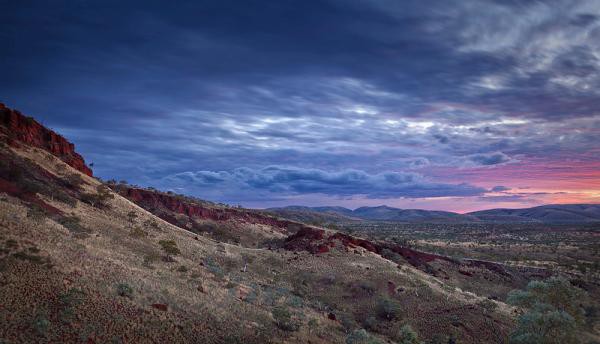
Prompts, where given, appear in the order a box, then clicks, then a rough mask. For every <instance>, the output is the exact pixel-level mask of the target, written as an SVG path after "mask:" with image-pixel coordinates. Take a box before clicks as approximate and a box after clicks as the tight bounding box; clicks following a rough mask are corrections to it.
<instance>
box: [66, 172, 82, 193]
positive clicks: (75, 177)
mask: <svg viewBox="0 0 600 344" xmlns="http://www.w3.org/2000/svg"><path fill="white" fill-rule="evenodd" d="M63 181H64V182H65V184H66V185H67V186H68V187H70V188H72V189H78V188H79V187H80V186H81V184H83V178H81V176H80V175H79V173H71V174H69V175H68V176H66V177H65V178H64V179H63Z"/></svg>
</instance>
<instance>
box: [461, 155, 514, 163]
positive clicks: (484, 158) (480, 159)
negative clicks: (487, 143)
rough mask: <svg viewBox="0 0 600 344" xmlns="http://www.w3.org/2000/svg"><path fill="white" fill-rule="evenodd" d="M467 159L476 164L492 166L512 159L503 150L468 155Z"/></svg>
mask: <svg viewBox="0 0 600 344" xmlns="http://www.w3.org/2000/svg"><path fill="white" fill-rule="evenodd" d="M466 160H467V161H468V162H470V163H473V164H475V165H480V166H492V165H500V164H505V163H508V162H510V161H511V160H512V159H511V158H510V157H509V156H508V155H506V154H504V153H502V152H493V153H477V154H472V155H469V156H467V157H466Z"/></svg>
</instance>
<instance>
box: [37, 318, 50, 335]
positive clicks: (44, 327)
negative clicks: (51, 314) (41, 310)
mask: <svg viewBox="0 0 600 344" xmlns="http://www.w3.org/2000/svg"><path fill="white" fill-rule="evenodd" d="M33 328H34V329H35V332H36V333H37V334H38V335H40V336H44V337H45V336H46V335H47V333H48V329H49V328H50V320H48V318H46V317H45V316H43V315H38V316H36V317H35V319H34V320H33Z"/></svg>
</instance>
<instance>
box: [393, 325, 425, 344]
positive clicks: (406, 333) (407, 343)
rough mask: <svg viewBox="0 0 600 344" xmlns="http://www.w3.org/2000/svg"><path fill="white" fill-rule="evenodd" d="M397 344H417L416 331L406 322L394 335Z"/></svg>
mask: <svg viewBox="0 0 600 344" xmlns="http://www.w3.org/2000/svg"><path fill="white" fill-rule="evenodd" d="M396 340H397V341H398V344H419V338H418V336H417V333H416V332H415V331H414V330H413V329H412V327H411V326H410V325H408V324H406V325H404V326H402V327H401V328H400V330H399V331H398V334H397V335H396Z"/></svg>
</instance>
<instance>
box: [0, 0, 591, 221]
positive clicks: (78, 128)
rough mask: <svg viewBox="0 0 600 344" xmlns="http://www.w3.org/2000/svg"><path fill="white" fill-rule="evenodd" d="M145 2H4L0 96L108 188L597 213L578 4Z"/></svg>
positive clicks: (586, 28) (350, 204)
mask: <svg viewBox="0 0 600 344" xmlns="http://www.w3.org/2000/svg"><path fill="white" fill-rule="evenodd" d="M143 4H144V5H145V6H138V4H136V3H135V2H129V3H128V4H119V3H117V2H114V3H111V2H107V3H103V4H92V3H87V4H83V3H68V2H64V3H60V4H53V5H52V6H50V5H48V4H44V3H42V2H31V3H27V4H23V3H12V4H6V5H5V6H4V7H5V8H4V10H5V13H6V16H5V17H6V18H5V29H3V30H2V32H0V44H2V46H3V47H4V48H3V49H4V53H3V56H2V57H0V72H2V75H3V76H4V77H5V82H3V83H2V84H3V86H0V102H2V103H5V104H6V105H7V106H8V107H11V108H13V109H16V110H20V111H21V112H23V113H24V114H26V115H28V116H33V117H34V118H36V119H37V120H38V121H40V122H41V123H44V124H45V125H47V126H49V127H50V128H52V129H53V130H55V131H56V132H58V133H59V134H61V135H63V136H65V137H66V138H68V139H69V140H70V141H72V142H74V143H75V145H76V147H77V150H78V151H79V153H81V154H82V155H83V156H84V157H85V158H86V161H87V162H88V163H89V162H92V163H94V173H95V174H96V175H97V176H99V177H101V178H103V179H116V180H122V179H123V180H127V181H129V182H130V183H132V184H138V185H142V186H146V187H148V186H151V187H156V188H157V189H161V190H165V191H167V190H171V191H175V192H177V193H182V194H186V195H190V196H195V197H199V198H202V199H206V200H211V201H216V202H224V203H229V204H241V205H243V206H244V207H247V208H257V209H261V208H262V209H264V208H270V207H285V206H290V205H300V206H311V207H315V206H328V205H330V204H335V206H343V207H346V208H349V209H355V208H359V207H363V206H378V205H381V204H385V205H387V206H390V207H394V208H401V209H424V210H443V211H452V212H457V213H461V214H464V213H468V212H472V211H478V210H487V209H496V208H503V209H521V208H529V207H534V206H539V205H551V204H600V140H599V139H598V137H599V136H598V133H599V132H600V103H598V101H597V100H598V97H599V95H600V94H599V93H598V91H597V90H598V89H600V43H599V42H600V34H599V32H600V7H599V6H597V5H596V4H594V2H593V1H574V2H570V3H549V4H548V3H540V2H535V3H520V2H507V3H499V2H495V1H490V2H474V3H466V2H463V1H439V2H436V3H435V6H432V5H431V4H427V5H423V4H419V3H418V2H407V3H402V4H398V3H395V2H393V1H389V2H387V1H384V2H378V3H372V2H366V1H365V2H356V3H352V4H348V3H344V2H341V1H337V0H330V1H317V2H314V3H312V4H310V5H307V4H293V3H287V2H281V3H272V4H261V3H253V2H245V3H241V4H240V3H237V2H233V3H228V2H227V1H226V2H221V3H219V4H214V3H202V2H198V3H194V4H181V5H180V6H178V7H177V8H175V7H170V6H167V5H164V4H161V3H160V2H143ZM142 7H143V8H142ZM324 30H325V31H324ZM324 32H325V33H324Z"/></svg>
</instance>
